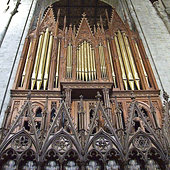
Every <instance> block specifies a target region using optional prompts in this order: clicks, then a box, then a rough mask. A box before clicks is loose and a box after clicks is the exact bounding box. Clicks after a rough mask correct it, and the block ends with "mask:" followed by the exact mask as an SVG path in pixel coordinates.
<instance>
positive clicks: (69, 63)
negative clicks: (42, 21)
mask: <svg viewBox="0 0 170 170" xmlns="http://www.w3.org/2000/svg"><path fill="white" fill-rule="evenodd" d="M71 71H72V45H71V43H69V45H68V47H67V77H68V78H71Z"/></svg>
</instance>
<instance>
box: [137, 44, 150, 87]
mask: <svg viewBox="0 0 170 170" xmlns="http://www.w3.org/2000/svg"><path fill="white" fill-rule="evenodd" d="M135 46H136V49H137V53H138V55H139V59H140V62H141V65H142V68H143V72H144V75H145V79H146V82H147V84H148V86H149V81H148V75H147V73H146V70H145V67H144V64H143V61H142V57H141V55H140V52H139V48H138V45H137V43H136V42H135Z"/></svg>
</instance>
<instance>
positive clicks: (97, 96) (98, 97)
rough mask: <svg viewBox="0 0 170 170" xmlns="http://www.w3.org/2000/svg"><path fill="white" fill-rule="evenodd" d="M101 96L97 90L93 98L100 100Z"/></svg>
mask: <svg viewBox="0 0 170 170" xmlns="http://www.w3.org/2000/svg"><path fill="white" fill-rule="evenodd" d="M101 97H102V95H101V94H100V92H99V91H97V95H96V96H95V98H97V100H98V101H100V98H101Z"/></svg>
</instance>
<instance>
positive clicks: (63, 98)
mask: <svg viewBox="0 0 170 170" xmlns="http://www.w3.org/2000/svg"><path fill="white" fill-rule="evenodd" d="M61 98H62V101H64V100H65V98H66V94H65V92H64V91H63V92H62V96H61Z"/></svg>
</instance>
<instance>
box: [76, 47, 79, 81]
mask: <svg viewBox="0 0 170 170" xmlns="http://www.w3.org/2000/svg"><path fill="white" fill-rule="evenodd" d="M76 52H77V69H76V72H77V79H79V65H80V63H79V49H78V48H77V50H76Z"/></svg>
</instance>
